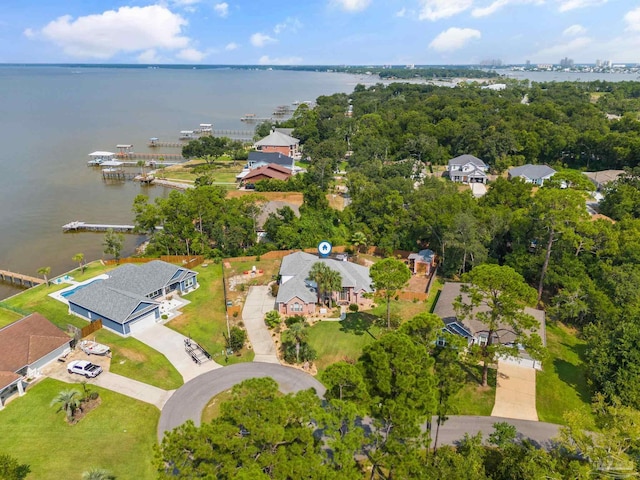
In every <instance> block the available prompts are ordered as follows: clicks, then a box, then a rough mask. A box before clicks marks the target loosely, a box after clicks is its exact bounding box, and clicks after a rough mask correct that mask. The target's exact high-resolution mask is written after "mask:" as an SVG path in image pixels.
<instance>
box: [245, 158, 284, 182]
mask: <svg viewBox="0 0 640 480" xmlns="http://www.w3.org/2000/svg"><path fill="white" fill-rule="evenodd" d="M291 176H292V172H291V170H290V169H288V168H287V167H281V166H280V165H276V164H275V163H270V164H269V165H265V166H264V167H260V168H256V169H255V170H251V171H250V172H249V173H247V174H246V175H245V176H244V177H243V178H242V180H241V183H242V184H244V185H246V184H247V183H256V182H259V181H260V180H289V179H290V178H291Z"/></svg>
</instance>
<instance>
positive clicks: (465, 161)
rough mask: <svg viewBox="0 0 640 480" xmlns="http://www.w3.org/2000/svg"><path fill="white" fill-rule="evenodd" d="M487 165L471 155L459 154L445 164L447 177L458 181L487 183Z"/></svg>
mask: <svg viewBox="0 0 640 480" xmlns="http://www.w3.org/2000/svg"><path fill="white" fill-rule="evenodd" d="M488 171H489V166H488V165H487V164H486V163H484V162H483V161H482V160H480V159H479V158H477V157H474V156H473V155H460V156H458V157H455V158H452V159H451V160H449V163H448V164H447V172H448V173H449V178H450V179H451V181H453V182H459V183H487V181H488V178H487V172H488Z"/></svg>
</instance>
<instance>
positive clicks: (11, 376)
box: [0, 372, 21, 390]
mask: <svg viewBox="0 0 640 480" xmlns="http://www.w3.org/2000/svg"><path fill="white" fill-rule="evenodd" d="M19 378H21V376H20V375H18V374H17V373H13V372H0V390H2V389H3V388H5V387H8V386H9V385H11V384H12V383H13V382H15V381H16V380H18V379H19Z"/></svg>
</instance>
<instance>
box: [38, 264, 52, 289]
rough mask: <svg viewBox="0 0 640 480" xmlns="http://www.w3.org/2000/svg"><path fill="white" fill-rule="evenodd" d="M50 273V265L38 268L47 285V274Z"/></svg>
mask: <svg viewBox="0 0 640 480" xmlns="http://www.w3.org/2000/svg"><path fill="white" fill-rule="evenodd" d="M50 273H51V267H40V268H39V269H38V274H40V275H42V278H44V281H45V283H46V284H47V287H48V286H49V274H50Z"/></svg>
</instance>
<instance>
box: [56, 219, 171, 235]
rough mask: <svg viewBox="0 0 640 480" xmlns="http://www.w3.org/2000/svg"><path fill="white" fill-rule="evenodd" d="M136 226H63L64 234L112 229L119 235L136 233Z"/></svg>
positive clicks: (99, 224) (97, 224) (102, 224)
mask: <svg viewBox="0 0 640 480" xmlns="http://www.w3.org/2000/svg"><path fill="white" fill-rule="evenodd" d="M135 228H136V227H135V225H109V224H106V223H85V222H79V221H77V220H76V221H74V222H69V223H67V224H66V225H63V226H62V231H63V232H64V233H71V232H106V231H107V230H109V229H111V230H113V231H114V232H118V233H135V232H134V231H133V230H134V229H135ZM156 230H162V227H156Z"/></svg>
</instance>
